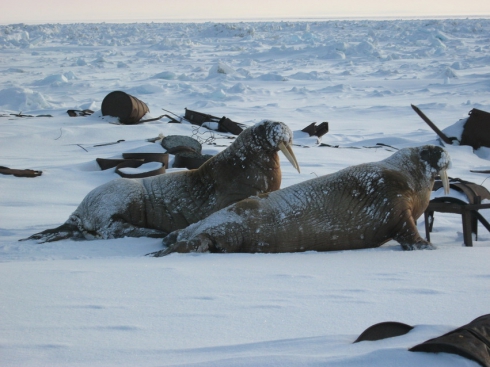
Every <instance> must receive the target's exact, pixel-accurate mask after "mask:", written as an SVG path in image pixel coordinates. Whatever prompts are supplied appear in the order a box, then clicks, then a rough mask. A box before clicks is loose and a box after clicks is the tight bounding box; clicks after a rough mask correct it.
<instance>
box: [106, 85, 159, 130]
mask: <svg viewBox="0 0 490 367" xmlns="http://www.w3.org/2000/svg"><path fill="white" fill-rule="evenodd" d="M147 112H149V109H148V106H147V105H146V104H145V103H144V102H142V101H140V100H139V99H138V98H136V97H133V96H131V95H129V94H127V93H125V92H121V91H115V92H111V93H109V94H108V95H107V96H106V97H105V98H104V100H103V101H102V115H103V116H107V115H109V116H114V117H118V118H119V122H120V123H121V124H136V123H138V122H142V121H140V120H141V118H142V117H143V116H144V115H145V114H146V113H147Z"/></svg>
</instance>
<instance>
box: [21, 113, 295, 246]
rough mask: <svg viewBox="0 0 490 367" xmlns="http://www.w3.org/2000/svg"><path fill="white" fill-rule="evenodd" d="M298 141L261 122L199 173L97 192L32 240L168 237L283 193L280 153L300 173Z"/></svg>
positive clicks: (119, 183)
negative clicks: (244, 203) (257, 198)
mask: <svg viewBox="0 0 490 367" xmlns="http://www.w3.org/2000/svg"><path fill="white" fill-rule="evenodd" d="M292 137H293V133H292V132H291V130H290V129H289V128H288V127H287V126H286V125H285V124H284V123H282V122H274V121H263V122H260V123H258V124H256V125H254V126H252V127H250V128H248V129H246V130H244V131H243V132H242V133H240V135H239V136H238V137H237V138H236V140H235V141H234V142H233V143H232V144H231V145H230V146H229V147H227V148H226V149H225V150H223V151H222V152H220V153H219V154H217V155H216V156H214V157H213V158H211V159H210V160H208V161H207V162H206V163H204V164H203V165H202V166H201V167H199V168H198V169H195V170H189V171H180V172H173V173H165V174H162V175H158V176H153V177H148V178H142V179H127V178H118V179H115V180H113V181H110V182H108V183H106V184H104V185H101V186H99V187H97V188H95V189H94V190H92V191H91V192H89V193H88V194H87V196H86V197H85V198H84V199H83V201H82V202H81V203H80V205H79V206H78V208H77V209H76V210H75V211H74V212H73V214H71V215H70V217H69V218H68V220H67V221H66V222H65V223H64V224H62V225H61V226H59V227H57V228H53V229H47V230H45V231H43V232H40V233H37V234H34V235H32V236H30V237H28V238H26V240H29V239H34V240H39V241H40V242H51V241H57V240H61V239H65V238H85V239H98V238H100V239H108V238H119V237H126V236H127V237H142V236H148V237H164V236H165V235H166V234H168V233H170V232H172V231H174V230H177V229H181V228H185V227H187V226H188V225H189V224H191V223H194V222H197V221H199V220H201V219H204V218H206V217H207V216H209V215H210V214H212V213H214V212H216V211H217V210H219V209H221V208H224V207H226V206H228V205H230V204H232V203H235V202H237V201H239V200H242V199H245V198H248V197H249V196H253V195H258V194H262V193H266V192H270V191H274V190H278V189H279V187H280V185H281V168H280V164H279V156H278V154H277V152H278V151H279V150H281V151H282V152H283V153H284V155H285V156H286V157H287V158H288V160H289V161H290V162H291V164H292V165H293V166H294V167H295V168H296V169H297V170H298V171H299V166H298V163H297V161H296V158H295V156H294V153H293V150H292V148H291V144H292Z"/></svg>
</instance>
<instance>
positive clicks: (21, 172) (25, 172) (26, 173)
mask: <svg viewBox="0 0 490 367" xmlns="http://www.w3.org/2000/svg"><path fill="white" fill-rule="evenodd" d="M0 173H1V174H2V175H14V176H15V177H37V176H41V175H42V174H43V171H34V170H32V169H11V168H8V167H4V166H0Z"/></svg>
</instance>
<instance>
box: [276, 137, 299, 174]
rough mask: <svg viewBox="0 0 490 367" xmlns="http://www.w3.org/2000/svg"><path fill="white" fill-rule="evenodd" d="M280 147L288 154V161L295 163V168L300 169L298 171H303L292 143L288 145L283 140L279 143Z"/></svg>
mask: <svg viewBox="0 0 490 367" xmlns="http://www.w3.org/2000/svg"><path fill="white" fill-rule="evenodd" d="M278 146H279V149H281V152H282V153H283V154H284V155H285V156H286V158H287V159H288V161H289V162H290V163H291V164H292V165H293V167H294V168H296V170H297V171H298V173H301V172H300V170H299V164H298V161H297V160H296V156H295V155H294V152H293V148H291V145H289V144H288V145H286V144H284V143H283V142H280V143H279V144H278Z"/></svg>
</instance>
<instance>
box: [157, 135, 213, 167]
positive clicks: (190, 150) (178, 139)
mask: <svg viewBox="0 0 490 367" xmlns="http://www.w3.org/2000/svg"><path fill="white" fill-rule="evenodd" d="M161 144H162V146H163V147H164V148H165V149H166V150H167V153H169V154H174V155H175V159H174V164H173V165H172V167H173V168H187V169H196V168H199V167H201V165H202V164H203V163H204V162H206V161H207V160H208V159H209V158H211V157H212V155H209V154H204V155H203V154H201V150H202V145H201V143H199V142H198V141H197V140H196V139H194V138H191V137H189V136H182V135H169V136H166V137H165V138H163V139H162V143H161Z"/></svg>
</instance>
